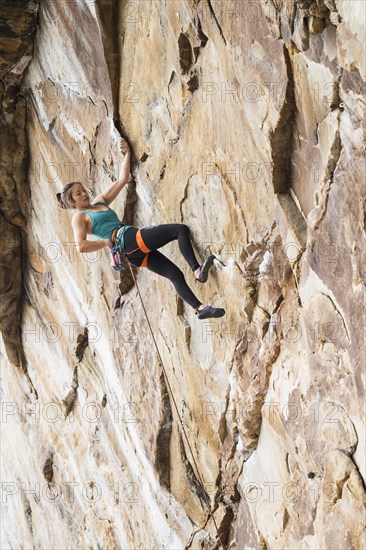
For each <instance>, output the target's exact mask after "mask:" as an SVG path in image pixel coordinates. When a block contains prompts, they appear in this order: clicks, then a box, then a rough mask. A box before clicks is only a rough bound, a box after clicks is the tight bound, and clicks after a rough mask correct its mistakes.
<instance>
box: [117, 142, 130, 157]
mask: <svg viewBox="0 0 366 550" xmlns="http://www.w3.org/2000/svg"><path fill="white" fill-rule="evenodd" d="M118 146H119V150H120V151H121V153H123V154H124V155H126V154H127V153H130V147H129V145H128V143H127V141H126V140H125V139H124V138H121V139H120V140H119V143H118Z"/></svg>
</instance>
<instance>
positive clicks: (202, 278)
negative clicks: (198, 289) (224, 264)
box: [196, 254, 216, 283]
mask: <svg viewBox="0 0 366 550" xmlns="http://www.w3.org/2000/svg"><path fill="white" fill-rule="evenodd" d="M215 259H216V256H215V254H210V255H209V257H208V258H207V260H206V261H205V262H204V263H203V264H202V265H201V269H200V272H199V275H198V277H196V281H198V282H199V283H205V282H206V281H207V277H208V272H209V269H210V267H211V266H212V264H213V261H214V260H215Z"/></svg>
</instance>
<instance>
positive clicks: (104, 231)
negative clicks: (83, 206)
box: [80, 202, 125, 239]
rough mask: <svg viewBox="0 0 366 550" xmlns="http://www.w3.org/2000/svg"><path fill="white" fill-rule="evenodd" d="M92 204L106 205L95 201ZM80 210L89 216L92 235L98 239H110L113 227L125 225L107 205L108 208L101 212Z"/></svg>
mask: <svg viewBox="0 0 366 550" xmlns="http://www.w3.org/2000/svg"><path fill="white" fill-rule="evenodd" d="M94 204H105V205H106V206H108V204H106V203H105V202H95V203H94ZM80 212H85V214H88V216H90V217H91V221H92V235H95V236H96V237H99V238H100V239H110V238H111V235H112V231H113V229H116V227H121V225H125V224H124V223H123V222H122V221H121V220H120V219H119V217H118V216H117V214H116V213H115V211H114V210H112V208H109V206H108V210H104V211H103V212H89V211H88V210H80Z"/></svg>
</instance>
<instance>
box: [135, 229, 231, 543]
mask: <svg viewBox="0 0 366 550" xmlns="http://www.w3.org/2000/svg"><path fill="white" fill-rule="evenodd" d="M136 241H137V244H139V245H140V246H139V249H140V250H142V251H143V252H145V251H146V250H144V248H145V249H147V250H149V249H148V248H147V246H146V245H145V243H144V242H143V240H142V237H141V236H140V237H139V238H138V239H137V234H136ZM141 246H142V248H141ZM136 250H138V249H136ZM144 260H145V258H144ZM130 269H131V274H132V277H133V280H134V283H135V285H136V288H137V292H138V295H139V297H140V301H141V305H142V308H143V310H144V313H145V317H146V320H147V324H148V325H149V329H150V333H151V336H152V339H153V341H154V345H155V349H156V351H157V355H158V359H159V363H160V365H161V367H162V369H163V373H164V377H165V380H166V384H167V387H168V388H169V393H170V395H171V397H172V400H173V403H174V407H175V410H176V413H177V417H178V418H179V419H180V422H179V425H180V426H181V429H182V432H183V435H184V437H185V439H186V441H187V445H188V448H189V450H190V453H191V456H192V460H193V464H194V466H195V468H196V472H197V480H198V482H199V484H200V485H201V487H202V490H203V493H205V492H206V491H205V487H204V483H203V480H202V476H201V474H200V471H199V469H198V466H197V462H196V459H195V457H194V454H193V451H192V447H191V445H190V443H189V439H188V435H187V432H186V427H185V425H184V422H183V419H182V418H181V417H180V414H179V410H178V405H177V402H176V400H175V397H174V394H173V390H172V387H171V385H170V382H169V378H168V374H167V372H166V370H165V367H164V363H163V360H162V358H161V355H160V351H159V348H158V345H157V342H156V340H155V336H154V333H153V330H152V328H151V324H150V320H149V317H148V315H147V311H146V308H145V305H144V302H143V299H142V296H141V292H140V289H139V286H138V284H137V280H136V277H135V274H134V272H133V270H132V266H131V264H130ZM183 403H184V401H183ZM184 405H185V403H184ZM183 410H184V409H183ZM182 414H183V411H182ZM200 502H201V506H202V501H201V500H200ZM205 504H206V506H207V508H208V513H209V516H210V517H211V518H212V521H213V524H214V526H215V529H216V533H217V537H218V541H219V543H220V545H221V546H222V548H225V546H224V544H223V542H222V540H221V535H220V533H219V529H218V527H217V523H216V520H215V517H214V515H213V513H212V510H211V505H210V504H208V503H207V501H206V500H205ZM189 545H190V544H189ZM189 545H186V547H185V548H186V549H187V548H188V546H189Z"/></svg>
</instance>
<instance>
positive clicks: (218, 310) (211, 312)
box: [195, 306, 225, 319]
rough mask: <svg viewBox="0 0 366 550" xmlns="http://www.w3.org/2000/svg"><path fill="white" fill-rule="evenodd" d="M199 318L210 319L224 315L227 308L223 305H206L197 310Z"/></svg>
mask: <svg viewBox="0 0 366 550" xmlns="http://www.w3.org/2000/svg"><path fill="white" fill-rule="evenodd" d="M195 313H196V315H197V317H198V319H209V318H211V317H222V316H223V315H225V310H224V309H223V308H222V307H212V306H206V307H204V308H203V309H200V310H198V309H197V310H196V311H195Z"/></svg>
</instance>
